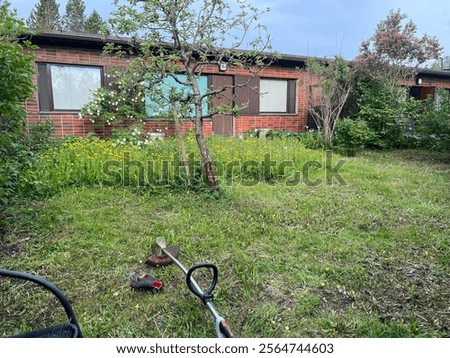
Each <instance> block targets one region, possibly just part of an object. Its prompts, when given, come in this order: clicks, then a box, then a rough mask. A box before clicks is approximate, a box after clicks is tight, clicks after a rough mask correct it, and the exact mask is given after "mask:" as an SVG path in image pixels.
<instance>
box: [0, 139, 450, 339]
mask: <svg viewBox="0 0 450 358" xmlns="http://www.w3.org/2000/svg"><path fill="white" fill-rule="evenodd" d="M233 150H235V151H239V150H240V149H239V147H235V148H234V149H233ZM264 152H265V151H264V150H263V151H262V153H264ZM218 155H220V154H216V156H218ZM322 155H323V154H322V153H321V152H312V154H311V158H310V159H315V158H316V156H317V157H319V158H321V156H322ZM258 160H260V159H258ZM302 160H303V159H302ZM449 164H450V163H449V160H448V156H445V155H435V154H433V155H431V154H427V153H424V152H411V151H404V152H380V153H378V152H368V153H365V154H364V155H363V156H360V157H355V158H351V159H347V162H346V163H345V164H344V165H343V167H342V169H341V170H340V171H339V174H340V175H341V176H342V178H343V179H344V180H345V182H346V185H339V184H338V183H337V182H334V185H326V184H325V183H326V182H325V181H322V185H319V186H307V185H306V184H305V183H304V182H300V183H299V184H298V185H293V186H289V185H286V182H285V181H281V182H278V183H276V184H274V185H272V184H271V183H267V182H260V183H258V184H256V185H250V186H248V185H247V186H245V185H242V182H239V181H237V182H234V184H233V185H231V186H224V191H223V193H222V195H221V196H219V197H214V198H213V197H211V196H210V195H207V194H204V193H201V192H192V191H182V192H177V193H174V192H173V191H170V190H165V189H161V190H160V191H159V192H157V191H149V192H146V193H144V194H142V193H141V194H138V193H136V192H134V191H130V190H129V188H123V187H93V188H84V187H79V188H71V189H67V190H61V191H60V193H59V194H58V195H56V196H54V197H51V198H48V199H46V200H42V201H35V202H32V203H30V204H29V205H28V206H26V207H23V209H22V212H21V214H20V216H19V217H20V221H19V222H18V223H17V226H16V229H15V230H14V231H12V232H11V233H10V234H9V236H8V237H7V238H6V240H5V241H4V242H3V243H2V244H1V246H2V247H1V251H0V252H1V253H0V259H1V261H2V266H3V267H6V268H11V269H16V270H22V271H27V272H32V273H36V274H39V275H41V276H43V277H45V278H47V279H48V280H50V281H52V282H54V283H55V284H56V285H57V286H59V287H60V288H61V289H62V290H63V291H64V292H65V293H66V294H67V296H68V297H69V298H70V300H71V301H72V302H73V305H74V309H75V312H76V313H77V316H78V318H79V321H80V324H81V326H82V329H83V332H84V334H85V335H86V336H87V337H213V336H214V327H213V322H212V320H211V317H210V315H209V313H208V312H207V311H206V310H205V309H204V308H203V307H202V305H201V303H200V302H199V301H198V299H196V298H195V297H194V296H193V295H192V294H190V292H189V291H188V289H187V288H186V286H185V284H184V280H183V279H184V277H183V274H182V273H181V271H179V269H178V268H177V267H174V266H169V267H167V268H159V269H155V268H150V267H146V266H145V264H144V263H143V261H145V259H146V257H147V256H148V255H149V254H150V251H151V249H150V245H151V243H152V241H153V240H154V239H155V238H156V237H158V236H164V237H165V238H166V240H167V241H168V242H169V243H170V244H179V245H180V246H181V256H180V260H181V261H182V262H183V263H184V264H185V265H186V266H189V265H191V264H194V263H197V262H204V261H210V262H213V263H215V264H216V265H217V266H218V267H219V270H220V278H219V284H218V286H217V289H216V292H215V301H214V302H215V307H216V308H217V309H218V311H219V312H220V313H221V314H222V315H224V316H225V317H227V319H228V321H229V324H230V326H231V327H232V329H233V330H234V331H235V333H236V335H237V336H240V337H324V336H327V337H415V336H421V337H445V336H449V334H450V332H449V328H450V321H449V315H448V302H449V301H450V297H449V289H448V288H449V287H450V275H449V267H450V252H449V244H450V241H449V238H450V229H449V226H448V218H449V214H450V210H449V202H450V194H449V191H448V184H449V178H450V173H449ZM315 175H316V177H315V178H322V177H323V175H325V170H323V169H320V170H318V171H317V172H316V174H315ZM61 188H63V186H61ZM135 271H142V272H147V273H151V274H153V275H155V276H157V277H159V278H161V279H163V281H164V282H165V288H164V291H163V292H162V293H161V294H159V295H152V294H150V293H146V292H137V291H135V290H133V289H132V288H131V287H130V285H129V278H128V277H129V275H130V274H132V273H133V272H135ZM0 285H2V296H1V297H2V299H1V302H0V305H1V307H0V311H2V312H4V314H2V320H1V322H0V332H1V334H2V335H6V334H10V333H12V332H14V330H17V329H19V328H25V327H27V328H28V327H35V326H40V325H42V324H45V323H48V322H49V321H50V320H51V318H52V316H53V310H54V307H55V306H56V304H54V305H50V306H48V307H47V306H46V304H45V301H44V302H43V301H42V300H36V299H35V297H36V296H35V292H34V291H30V289H29V288H27V287H25V288H22V289H21V288H20V287H17V286H16V285H13V286H11V285H10V284H8V283H7V282H5V280H0ZM6 296H8V297H10V300H9V301H8V300H6V298H5V297H6ZM38 297H39V296H38ZM43 306H44V307H43Z"/></svg>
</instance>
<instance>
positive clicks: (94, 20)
mask: <svg viewBox="0 0 450 358" xmlns="http://www.w3.org/2000/svg"><path fill="white" fill-rule="evenodd" d="M105 25H106V24H105V21H104V20H103V19H102V17H101V16H100V14H99V13H98V12H97V11H95V10H94V11H93V12H92V14H90V15H89V17H88V18H87V19H86V22H85V23H84V31H85V32H87V33H90V34H99V33H100V32H101V30H102V28H103V27H104V26H105Z"/></svg>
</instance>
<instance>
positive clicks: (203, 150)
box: [194, 119, 219, 191]
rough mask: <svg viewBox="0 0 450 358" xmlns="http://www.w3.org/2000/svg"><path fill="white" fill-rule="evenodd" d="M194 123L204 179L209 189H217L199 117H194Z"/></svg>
mask: <svg viewBox="0 0 450 358" xmlns="http://www.w3.org/2000/svg"><path fill="white" fill-rule="evenodd" d="M194 124H195V126H194V131H195V139H196V140H197V145H198V148H199V150H200V154H201V156H202V165H203V173H204V174H205V175H206V180H207V182H208V186H209V187H210V189H211V190H213V191H217V190H219V185H218V184H217V179H216V174H215V172H214V167H213V165H212V160H211V155H210V154H209V149H208V146H207V145H206V140H205V136H204V134H203V126H202V123H201V121H200V120H199V119H196V120H195V123H194Z"/></svg>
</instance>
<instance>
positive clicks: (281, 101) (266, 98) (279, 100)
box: [259, 78, 296, 113]
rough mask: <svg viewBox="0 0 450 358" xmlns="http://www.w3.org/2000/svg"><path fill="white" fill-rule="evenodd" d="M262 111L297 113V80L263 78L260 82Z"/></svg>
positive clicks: (260, 109)
mask: <svg viewBox="0 0 450 358" xmlns="http://www.w3.org/2000/svg"><path fill="white" fill-rule="evenodd" d="M259 92H260V101H259V111H260V112H261V113H295V98H296V93H295V81H294V80H284V79H272V78H261V79H260V82H259Z"/></svg>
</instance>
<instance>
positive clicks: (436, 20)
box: [9, 0, 450, 59]
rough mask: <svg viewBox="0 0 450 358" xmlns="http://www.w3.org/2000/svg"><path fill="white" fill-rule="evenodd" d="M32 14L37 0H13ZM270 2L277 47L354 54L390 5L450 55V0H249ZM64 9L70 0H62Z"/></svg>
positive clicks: (95, 5) (89, 4)
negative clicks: (435, 40) (438, 43)
mask: <svg viewBox="0 0 450 358" xmlns="http://www.w3.org/2000/svg"><path fill="white" fill-rule="evenodd" d="M9 1H10V2H11V6H12V7H13V8H16V9H17V10H18V14H19V16H20V17H22V18H27V17H28V16H29V14H30V12H31V10H32V8H33V7H34V5H35V4H36V2H37V0H9ZM250 1H251V2H252V3H253V4H254V5H255V6H257V7H259V8H267V7H268V8H270V9H271V10H270V12H269V13H268V14H266V15H264V16H263V17H262V18H261V22H262V23H263V24H264V25H266V26H267V27H268V29H269V32H270V34H271V37H272V46H273V49H274V50H276V51H278V52H280V53H285V54H295V55H309V56H319V57H332V56H334V55H336V54H340V55H342V56H343V57H344V58H346V59H352V58H354V57H355V56H356V54H357V53H358V51H359V45H360V44H361V41H363V40H365V39H368V38H369V37H370V36H371V35H372V34H373V33H374V31H375V28H376V25H377V24H378V23H379V22H380V21H381V20H383V19H385V18H386V16H387V14H388V13H389V10H391V9H400V10H401V11H402V12H403V13H406V14H407V15H408V17H409V19H411V20H413V21H414V22H415V23H416V25H417V28H418V29H417V30H418V34H419V35H422V34H424V33H426V34H428V35H430V36H436V37H437V38H438V39H439V41H440V42H441V45H442V46H443V47H444V54H445V55H450V35H449V34H450V0H250ZM57 2H58V3H59V4H60V13H64V10H65V5H66V0H57ZM85 4H86V13H88V14H89V13H90V12H91V11H92V10H93V9H96V10H97V11H98V12H99V13H100V14H101V15H102V16H103V17H108V16H109V14H110V12H111V11H112V10H113V9H114V5H112V0H85Z"/></svg>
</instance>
